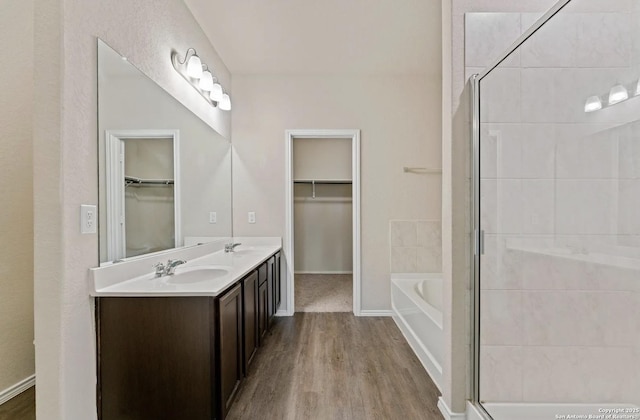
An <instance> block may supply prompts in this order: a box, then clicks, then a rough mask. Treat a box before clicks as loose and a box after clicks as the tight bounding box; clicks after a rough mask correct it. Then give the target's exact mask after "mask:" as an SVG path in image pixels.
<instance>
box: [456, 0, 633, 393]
mask: <svg viewBox="0 0 640 420" xmlns="http://www.w3.org/2000/svg"><path fill="white" fill-rule="evenodd" d="M639 4H640V2H639V1H631V0H620V1H611V2H609V1H607V2H597V1H584V0H574V1H573V2H572V4H570V5H569V6H567V8H565V10H563V12H561V13H560V14H558V15H556V17H554V18H553V19H552V21H551V22H550V23H549V24H547V25H546V26H544V27H543V28H542V29H540V30H539V31H538V32H537V33H536V34H535V35H534V36H533V37H532V38H530V39H529V41H527V42H526V43H525V44H524V45H523V46H522V47H521V48H519V49H518V51H517V52H516V53H515V54H513V55H512V56H510V57H509V58H508V59H507V60H505V62H503V63H502V64H501V65H500V67H499V68H497V69H495V70H494V71H493V72H492V73H491V75H490V76H489V77H488V78H486V79H485V80H483V82H482V84H481V95H482V104H484V105H487V106H482V107H481V112H482V114H481V120H482V133H481V138H482V147H481V152H482V157H481V162H482V165H481V192H482V198H481V199H482V205H483V213H482V214H483V219H482V220H481V223H482V227H483V229H484V230H485V234H486V236H485V249H486V253H485V255H484V256H483V257H482V274H481V275H482V284H481V288H482V291H481V296H482V297H481V299H482V305H481V307H482V308H483V309H482V313H481V362H480V363H481V399H482V400H484V401H492V402H498V401H505V402H521V401H523V402H524V401H527V402H542V401H544V402H587V403H589V402H593V403H595V402H598V403H602V402H633V403H636V404H640V399H639V398H640V397H639V396H640V322H639V321H638V320H639V319H640V216H639V215H640V122H635V121H636V120H637V119H638V115H640V97H638V98H632V99H631V100H629V101H627V102H625V103H622V104H618V105H616V106H615V107H612V108H608V109H604V110H602V111H600V112H595V113H590V114H587V113H585V112H584V109H583V106H584V101H585V99H586V98H587V97H588V96H590V95H605V93H606V92H608V90H609V88H610V87H611V86H612V85H613V84H615V83H616V82H619V83H625V84H627V85H628V86H629V89H630V91H631V92H632V94H633V92H635V86H636V83H637V81H638V78H639V76H640V70H639V66H638V65H637V64H638V63H640V36H637V35H636V34H640V14H639V13H638V10H640V7H638V5H639ZM602 8H606V10H603V9H602ZM600 11H606V12H608V13H598V12H600ZM540 16H541V15H540V14H531V13H468V14H466V15H465V32H466V35H465V38H466V41H465V47H466V48H465V51H466V56H465V66H466V74H467V75H468V76H469V75H471V74H473V73H478V72H480V71H482V69H483V68H484V67H485V66H487V65H489V64H490V63H491V62H492V60H494V59H495V58H497V56H498V55H499V54H500V53H502V52H503V51H504V50H505V49H506V48H507V47H508V46H509V45H511V43H512V42H513V41H515V39H516V38H517V37H518V36H519V35H520V34H521V33H523V32H524V31H526V29H527V28H528V27H530V26H531V25H532V24H533V23H534V22H535V21H536V20H537V19H538V18H539V17H540ZM632 89H633V90H632Z"/></svg>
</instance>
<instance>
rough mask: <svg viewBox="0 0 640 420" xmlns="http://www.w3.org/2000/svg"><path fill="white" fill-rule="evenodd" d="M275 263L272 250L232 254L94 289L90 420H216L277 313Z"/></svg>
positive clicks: (274, 249) (276, 249)
mask: <svg viewBox="0 0 640 420" xmlns="http://www.w3.org/2000/svg"><path fill="white" fill-rule="evenodd" d="M280 261H281V257H280V247H279V245H278V246H255V247H245V248H242V247H240V248H238V249H237V251H235V252H231V253H225V252H224V251H217V252H214V253H211V254H207V255H205V256H202V257H199V258H196V259H194V260H190V261H188V263H187V264H183V265H180V266H178V267H177V268H176V270H175V274H174V275H166V276H160V277H155V275H154V274H153V273H146V274H144V275H141V276H138V277H136V278H132V279H129V280H126V281H122V282H116V283H113V284H111V285H108V286H106V287H102V288H100V287H99V285H98V283H99V282H96V284H97V286H96V292H95V296H96V333H97V356H98V418H99V419H102V420H110V419H122V418H127V419H151V418H153V419H179V418H180V419H182V418H184V419H193V420H197V419H207V420H209V419H224V418H225V417H226V415H227V413H228V412H229V409H230V407H231V405H232V404H233V401H234V399H235V396H236V394H237V392H238V389H239V387H240V384H241V383H242V380H243V378H244V377H245V376H246V375H247V373H248V370H249V366H250V364H251V362H252V360H253V358H254V356H255V354H256V353H257V352H258V351H259V347H260V346H261V345H262V344H263V343H264V339H265V334H266V333H267V332H268V330H269V328H270V326H271V322H272V320H273V317H274V315H275V312H276V309H277V308H278V306H279V304H280ZM147 265H149V263H147Z"/></svg>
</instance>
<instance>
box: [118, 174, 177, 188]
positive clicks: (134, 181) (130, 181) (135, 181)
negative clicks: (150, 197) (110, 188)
mask: <svg viewBox="0 0 640 420" xmlns="http://www.w3.org/2000/svg"><path fill="white" fill-rule="evenodd" d="M124 185H125V187H128V186H129V185H136V186H137V185H140V186H142V185H159V186H163V185H173V179H144V178H138V177H135V176H126V175H125V177H124Z"/></svg>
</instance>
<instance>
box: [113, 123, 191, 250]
mask: <svg viewBox="0 0 640 420" xmlns="http://www.w3.org/2000/svg"><path fill="white" fill-rule="evenodd" d="M104 137H105V151H106V153H105V163H106V165H105V167H106V171H105V174H106V179H105V183H106V191H107V197H106V201H107V205H106V208H107V217H106V222H107V260H108V261H114V260H116V259H122V258H124V253H125V252H126V234H125V228H126V225H125V223H126V221H125V220H124V216H123V215H124V210H125V203H124V176H125V173H124V160H123V158H124V142H125V141H126V140H127V139H167V138H172V139H173V213H174V221H173V223H174V231H175V232H174V236H175V246H176V247H179V246H181V244H182V229H181V226H180V225H181V223H180V221H181V216H180V207H181V206H180V130H171V129H166V130H165V129H158V130H105V133H104ZM120 216H121V217H120ZM118 219H120V220H118Z"/></svg>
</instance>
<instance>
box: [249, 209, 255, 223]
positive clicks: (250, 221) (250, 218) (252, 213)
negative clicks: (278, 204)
mask: <svg viewBox="0 0 640 420" xmlns="http://www.w3.org/2000/svg"><path fill="white" fill-rule="evenodd" d="M255 222H256V212H255V211H250V212H249V223H255Z"/></svg>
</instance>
